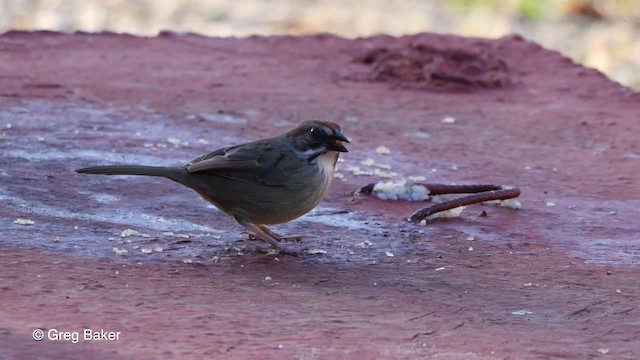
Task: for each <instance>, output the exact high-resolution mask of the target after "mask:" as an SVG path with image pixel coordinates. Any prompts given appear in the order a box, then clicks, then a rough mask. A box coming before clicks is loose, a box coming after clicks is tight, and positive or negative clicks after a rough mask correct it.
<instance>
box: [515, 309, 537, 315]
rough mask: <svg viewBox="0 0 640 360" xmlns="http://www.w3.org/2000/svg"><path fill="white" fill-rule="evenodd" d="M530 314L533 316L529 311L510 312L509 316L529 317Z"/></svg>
mask: <svg viewBox="0 0 640 360" xmlns="http://www.w3.org/2000/svg"><path fill="white" fill-rule="evenodd" d="M531 314H533V311H529V310H516V311H512V312H511V315H518V316H525V315H531Z"/></svg>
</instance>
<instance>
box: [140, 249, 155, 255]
mask: <svg viewBox="0 0 640 360" xmlns="http://www.w3.org/2000/svg"><path fill="white" fill-rule="evenodd" d="M140 252H141V253H143V254H151V253H152V252H153V250H151V249H147V248H142V249H140Z"/></svg>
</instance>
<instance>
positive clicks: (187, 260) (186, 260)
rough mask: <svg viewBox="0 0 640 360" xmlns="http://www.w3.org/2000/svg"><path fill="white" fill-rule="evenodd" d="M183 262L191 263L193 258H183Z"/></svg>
mask: <svg viewBox="0 0 640 360" xmlns="http://www.w3.org/2000/svg"><path fill="white" fill-rule="evenodd" d="M182 262H183V263H185V264H191V263H193V260H191V259H182Z"/></svg>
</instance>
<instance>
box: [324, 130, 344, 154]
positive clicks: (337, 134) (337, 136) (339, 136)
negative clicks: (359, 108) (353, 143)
mask: <svg viewBox="0 0 640 360" xmlns="http://www.w3.org/2000/svg"><path fill="white" fill-rule="evenodd" d="M331 140H332V141H329V144H328V146H327V148H328V149H329V150H334V151H339V152H349V150H347V148H346V147H345V146H344V145H342V143H343V142H346V143H349V139H347V137H346V136H344V134H343V133H342V131H340V130H334V131H333V134H332V135H331Z"/></svg>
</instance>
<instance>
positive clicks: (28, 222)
mask: <svg viewBox="0 0 640 360" xmlns="http://www.w3.org/2000/svg"><path fill="white" fill-rule="evenodd" d="M13 223H14V224H18V225H33V224H35V223H36V222H35V221H33V220H31V219H22V218H17V219H15V220H13Z"/></svg>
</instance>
